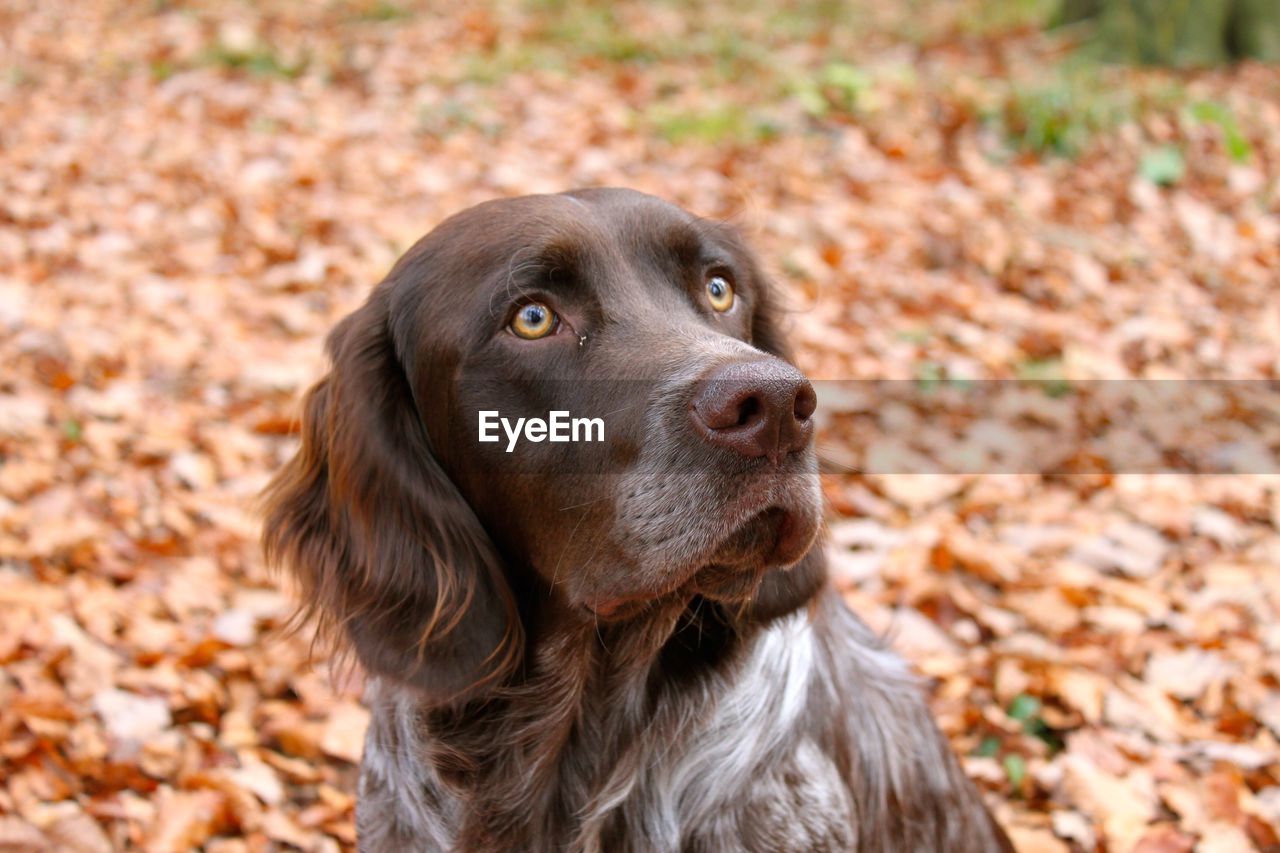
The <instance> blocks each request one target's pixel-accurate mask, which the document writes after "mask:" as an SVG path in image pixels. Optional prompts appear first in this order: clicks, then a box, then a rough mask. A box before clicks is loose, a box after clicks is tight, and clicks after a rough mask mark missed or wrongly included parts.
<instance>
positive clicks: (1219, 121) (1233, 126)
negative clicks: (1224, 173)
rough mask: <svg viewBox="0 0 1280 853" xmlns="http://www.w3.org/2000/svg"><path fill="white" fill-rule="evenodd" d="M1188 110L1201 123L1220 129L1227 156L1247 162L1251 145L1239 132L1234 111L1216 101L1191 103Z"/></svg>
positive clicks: (1251, 149) (1250, 153)
mask: <svg viewBox="0 0 1280 853" xmlns="http://www.w3.org/2000/svg"><path fill="white" fill-rule="evenodd" d="M1188 112H1189V113H1190V114H1191V117H1192V118H1193V119H1194V120H1195V121H1198V122H1200V123H1201V124H1214V125H1217V127H1218V129H1219V130H1220V131H1222V144H1223V145H1224V146H1225V147H1226V149H1227V154H1228V156H1230V157H1231V159H1232V160H1234V161H1235V162H1237V163H1247V162H1248V161H1249V158H1250V157H1252V156H1253V146H1252V145H1250V144H1249V140H1248V138H1247V137H1246V136H1245V135H1244V134H1243V133H1241V132H1240V125H1239V124H1237V123H1236V116H1235V113H1233V112H1232V111H1231V108H1230V107H1228V106H1227V105H1226V104H1221V103H1218V102H1217V101H1198V102H1196V103H1194V104H1192V105H1191V107H1190V108H1189V110H1188Z"/></svg>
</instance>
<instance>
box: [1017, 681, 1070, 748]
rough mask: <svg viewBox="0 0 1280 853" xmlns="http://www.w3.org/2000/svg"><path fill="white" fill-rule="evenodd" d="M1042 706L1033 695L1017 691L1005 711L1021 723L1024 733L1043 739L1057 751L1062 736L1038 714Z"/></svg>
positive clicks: (1060, 745)
mask: <svg viewBox="0 0 1280 853" xmlns="http://www.w3.org/2000/svg"><path fill="white" fill-rule="evenodd" d="M1043 707H1044V706H1043V705H1041V703H1040V700H1039V699H1037V698H1036V697H1035V696H1032V695H1030V694H1028V693H1019V694H1018V695H1017V696H1015V697H1013V699H1011V700H1009V707H1008V708H1007V709H1006V711H1005V713H1007V714H1008V715H1009V718H1010V719H1012V720H1017V721H1018V722H1019V723H1022V731H1023V732H1024V733H1025V734H1028V735H1031V736H1032V737H1035V738H1038V739H1040V740H1042V741H1044V743H1045V744H1047V745H1048V747H1049V749H1050V750H1051V751H1052V752H1057V751H1059V750H1060V749H1062V738H1060V737H1059V736H1058V733H1057V732H1055V731H1054V730H1053V729H1052V728H1050V727H1049V724H1048V723H1046V722H1045V721H1044V718H1043V717H1042V716H1041V715H1040V711H1041V710H1042V709H1043Z"/></svg>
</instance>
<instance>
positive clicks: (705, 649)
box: [265, 189, 1011, 853]
mask: <svg viewBox="0 0 1280 853" xmlns="http://www.w3.org/2000/svg"><path fill="white" fill-rule="evenodd" d="M773 300H774V297H773V295H772V293H771V288H770V285H769V283H768V281H767V280H766V278H765V276H764V275H763V274H762V272H761V270H760V267H759V265H758V264H757V263H756V261H755V260H754V259H753V257H752V255H751V253H750V252H749V251H748V250H747V248H746V247H745V246H744V245H743V243H742V242H741V240H740V239H739V238H738V237H737V236H736V235H735V234H734V232H733V231H732V230H730V229H728V228H726V227H724V226H721V225H718V224H716V223H713V222H708V221H706V220H702V219H698V218H696V217H694V216H692V215H690V214H688V213H686V212H684V211H682V210H680V209H679V208H677V207H674V206H672V205H670V204H667V203H665V202H662V201H660V200H658V199H655V198H652V197H650V196H646V195H642V194H640V193H636V192H631V191H627V190H603V189H602V190H586V191H580V192H573V193H566V194H563V195H552V196H531V197H525V198H518V199H510V200H505V201H496V202H490V203H487V204H482V205H479V206H477V207H474V208H472V209H470V210H467V211H464V212H463V213H461V214H458V215H457V216H454V217H453V218H451V219H449V220H448V221H446V222H444V223H443V224H442V225H440V226H439V227H438V228H436V229H435V230H434V231H433V232H431V233H430V234H429V235H427V236H426V237H425V238H424V239H422V240H421V241H420V242H419V243H418V244H417V245H416V246H414V247H413V248H412V249H411V250H410V251H409V252H408V253H407V254H406V255H405V256H404V257H403V258H402V259H401V260H400V261H399V263H397V264H396V266H395V268H394V269H393V270H392V271H391V274H390V275H389V276H388V277H387V278H386V280H385V281H383V282H382V283H381V284H380V285H379V286H378V287H377V288H376V289H375V290H374V292H373V294H372V296H371V297H370V298H369V301H368V302H367V303H366V304H365V305H364V306H363V307H362V308H360V309H359V310H358V311H356V312H355V313H354V314H352V315H351V316H349V317H347V318H346V319H345V320H344V321H343V322H342V323H341V324H339V326H338V327H337V328H336V329H335V330H334V332H333V334H332V335H331V337H330V339H329V353H330V355H331V356H332V359H333V369H332V371H331V372H330V374H329V375H328V376H327V377H325V378H324V379H323V380H321V382H320V383H319V384H317V385H316V386H315V387H314V388H313V389H312V390H311V392H310V393H309V395H308V397H307V400H306V407H305V414H304V429H303V439H302V447H301V449H300V450H299V452H298V454H297V456H296V457H295V458H294V459H293V460H292V461H291V462H290V463H289V465H288V466H287V467H286V468H285V469H284V470H283V471H282V472H281V473H280V475H279V476H278V477H277V479H276V481H275V483H274V484H273V485H272V487H271V489H270V492H269V495H268V497H269V506H270V511H269V515H268V519H267V524H266V531H265V542H266V545H267V549H268V553H269V555H270V556H271V557H272V559H274V560H278V561H281V562H283V563H285V564H286V565H288V566H289V567H290V568H291V569H292V571H293V572H294V574H295V575H296V576H297V578H298V579H299V580H300V582H301V587H302V590H303V593H304V595H305V606H306V608H307V609H308V610H310V611H311V612H312V613H314V614H315V615H317V616H318V617H319V618H320V620H321V622H322V624H323V625H324V626H325V627H327V628H329V629H330V630H332V631H333V632H335V633H336V634H337V635H338V636H340V637H341V638H342V639H344V640H345V641H346V643H348V644H349V647H350V648H351V649H352V650H353V651H354V653H355V655H356V656H357V657H358V659H359V660H360V662H361V663H362V664H363V666H364V668H365V669H366V670H367V672H368V673H369V675H370V677H371V678H370V684H369V688H368V698H369V701H370V705H371V707H372V709H373V722H372V725H371V727H370V730H369V735H368V738H367V740H366V745H365V754H364V761H363V765H362V772H361V780H360V799H359V805H358V807H357V817H358V828H359V833H360V845H361V847H362V848H363V849H367V850H395V851H402V850H511V851H557V850H574V851H605V850H607V851H624V850H626V851H678V850H687V851H722V850H724V851H736V850H748V851H808V850H851V849H858V850H865V851H878V850H883V851H895V853H898V851H919V850H939V851H970V850H972V851H987V850H1007V849H1011V848H1010V847H1009V844H1008V841H1007V840H1006V839H1005V837H1004V834H1003V833H1002V832H1001V830H1000V829H999V827H998V826H997V825H996V824H995V822H994V821H993V820H992V818H991V816H990V814H989V813H988V812H987V810H986V808H985V807H984V805H983V803H982V800H981V797H980V796H979V794H978V793H977V791H976V789H975V788H974V787H973V785H972V784H971V783H970V782H969V780H968V779H966V778H965V776H964V774H963V773H962V772H961V770H960V767H959V765H958V763H957V761H956V759H955V757H954V756H953V754H952V753H951V751H950V749H949V747H948V745H947V743H946V741H945V740H944V739H943V738H942V737H941V735H940V734H939V733H938V731H937V729H936V727H935V726H934V724H933V722H932V720H931V718H930V716H929V713H928V710H927V708H926V706H925V704H924V703H923V701H922V699H921V696H920V694H919V690H918V687H917V684H916V682H915V680H914V679H913V678H912V676H911V675H910V674H909V672H908V671H907V668H906V666H905V665H904V664H903V663H902V662H901V661H900V660H899V659H898V658H896V657H895V656H894V655H893V654H891V653H890V652H888V651H886V650H885V649H884V648H883V647H882V646H881V645H880V644H879V643H878V642H877V638H876V637H874V636H873V635H872V634H871V633H870V632H869V631H868V630H867V629H866V627H865V626H863V625H862V623H861V622H859V621H858V620H857V619H856V617H854V616H853V615H852V614H851V613H849V612H848V611H847V610H846V609H845V608H844V607H843V605H842V603H841V602H840V600H839V598H838V597H837V596H836V595H835V593H834V592H832V591H831V590H830V589H829V587H828V586H827V585H826V582H825V566H824V563H823V556H822V549H821V547H820V546H818V545H817V544H815V540H816V537H817V533H818V529H819V525H820V518H821V493H820V491H819V488H818V483H817V468H816V462H815V456H814V451H813V446H812V432H813V428H812V424H811V420H810V416H811V415H812V413H813V410H814V405H815V398H814V393H813V389H812V388H811V387H810V386H809V383H808V382H807V381H806V380H805V378H804V377H803V376H802V375H801V374H800V373H799V371H797V370H796V369H795V367H793V366H792V365H791V363H790V361H791V359H790V357H789V355H788V352H787V347H786V344H785V341H784V339H783V336H782V334H781V331H780V329H779V326H778V322H777V309H776V306H775V304H774V301H773ZM556 412H559V413H564V415H565V416H568V415H569V414H571V415H572V416H573V418H574V419H575V423H576V419H578V418H579V417H581V425H582V426H584V428H585V432H582V433H580V434H579V436H578V438H579V442H578V443H577V444H573V443H567V442H563V441H556V440H554V438H555V426H554V424H551V425H550V426H549V425H548V423H543V424H542V426H541V427H538V426H537V425H536V424H537V422H538V421H535V419H540V420H541V421H546V420H548V419H550V421H554V420H555V418H556V417H558V416H556V415H553V414H552V413H556ZM596 421H598V422H599V424H596ZM512 424H517V425H523V426H522V427H521V428H519V429H514V430H513V429H512V427H511V425H512ZM531 425H532V426H531ZM563 425H564V424H562V426H563ZM499 427H501V429H499ZM597 427H598V428H597ZM486 428H487V430H488V434H487V435H486ZM522 430H523V431H522ZM563 432H564V433H565V434H571V433H572V429H570V428H569V427H568V426H566V428H565V430H564V431H563ZM495 433H496V434H498V439H497V440H493V438H492V436H493V435H494V434H495ZM522 438H523V441H521V439H522ZM588 438H589V439H590V440H589V441H588V440H586V439H588Z"/></svg>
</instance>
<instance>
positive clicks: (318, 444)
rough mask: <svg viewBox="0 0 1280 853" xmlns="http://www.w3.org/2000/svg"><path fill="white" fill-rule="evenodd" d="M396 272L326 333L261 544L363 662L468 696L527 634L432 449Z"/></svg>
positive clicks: (488, 548) (517, 650) (438, 692)
mask: <svg viewBox="0 0 1280 853" xmlns="http://www.w3.org/2000/svg"><path fill="white" fill-rule="evenodd" d="M389 285H390V282H388V283H384V284H383V285H381V286H379V287H378V288H377V289H376V290H375V291H374V293H373V295H372V296H371V297H370V298H369V301H368V302H367V303H366V304H365V305H364V306H363V307H362V308H360V309H359V310H357V311H356V312H355V313H353V314H351V315H350V316H348V317H347V318H346V319H345V320H343V321H342V322H341V323H339V324H338V326H337V327H336V328H335V329H334V330H333V332H332V333H331V334H330V335H329V340H328V344H327V349H328V352H329V356H330V358H331V359H332V361H333V367H332V370H331V371H330V373H329V374H328V376H326V377H325V378H324V379H322V380H321V381H320V382H319V383H317V384H316V385H315V386H314V387H313V388H312V389H311V390H310V391H309V392H308V394H307V396H306V400H305V403H304V411H303V416H302V421H303V422H302V446H301V448H300V449H299V450H298V453H297V455H296V456H294V458H293V459H292V460H291V461H290V462H289V463H288V464H287V465H286V466H285V467H284V469H283V470H281V472H280V473H279V474H278V475H277V476H276V478H275V480H274V481H273V482H272V483H271V485H270V486H269V487H268V489H267V491H266V493H265V495H264V497H265V500H266V506H267V513H266V521H265V525H264V528H263V544H264V546H265V550H266V553H267V558H268V561H269V562H272V563H277V564H283V565H285V566H286V567H287V568H288V569H289V570H291V571H292V573H293V575H294V576H295V577H296V578H297V579H298V581H299V584H300V586H301V592H302V595H303V597H304V599H303V600H304V604H303V611H304V612H305V613H306V614H307V615H309V616H315V617H318V620H319V622H320V625H321V628H322V630H326V631H328V632H329V633H330V634H331V635H335V636H337V637H340V638H344V639H345V640H346V641H348V642H349V644H350V647H351V649H352V650H353V651H354V652H355V654H356V657H357V658H358V659H359V661H360V662H361V664H363V666H364V667H365V669H366V670H368V671H369V672H371V673H374V674H377V675H380V676H385V677H388V678H391V679H394V680H396V681H399V682H402V683H406V684H409V685H412V686H413V687H416V688H417V689H419V690H420V691H422V693H423V694H424V696H425V698H426V699H427V700H428V701H430V702H435V703H444V702H453V701H462V700H464V699H467V698H471V697H474V696H476V695H478V694H479V693H481V692H482V691H483V690H484V689H485V688H486V687H489V686H492V685H494V684H496V683H498V682H500V681H501V680H502V679H503V678H505V677H506V676H507V675H508V674H510V673H511V671H512V670H513V669H514V668H515V667H516V666H518V665H519V661H520V658H521V655H522V653H523V634H522V630H521V625H520V621H519V617H518V615H517V612H516V606H515V601H514V598H513V596H512V594H511V591H510V589H509V588H508V586H507V583H506V580H505V576H504V570H503V566H502V563H501V560H500V558H499V557H498V554H497V551H496V549H495V548H494V546H493V544H492V543H491V542H490V540H489V537H488V535H487V534H486V533H485V531H484V529H483V527H482V526H481V524H480V522H479V520H478V519H477V518H476V517H475V515H474V514H473V512H472V511H471V508H470V507H469V506H468V504H467V503H466V501H465V500H464V499H463V497H462V495H461V494H459V492H458V490H457V488H456V487H455V486H454V484H453V483H452V482H451V481H450V479H449V477H448V476H447V475H446V474H445V472H444V471H443V470H442V469H441V467H440V465H439V463H438V462H437V461H436V459H435V457H434V456H433V455H432V453H431V449H430V446H429V443H428V438H427V434H426V428H425V426H424V425H423V423H422V419H421V417H420V415H419V412H418V409H417V407H416V405H415V403H414V395H413V391H412V389H411V386H410V381H409V378H408V377H407V376H406V375H405V371H404V368H403V366H402V363H401V359H400V357H399V356H398V355H397V353H396V350H395V345H394V343H393V339H392V334H391V330H390V328H389V311H388V305H389V303H390V301H391V289H390V286H389Z"/></svg>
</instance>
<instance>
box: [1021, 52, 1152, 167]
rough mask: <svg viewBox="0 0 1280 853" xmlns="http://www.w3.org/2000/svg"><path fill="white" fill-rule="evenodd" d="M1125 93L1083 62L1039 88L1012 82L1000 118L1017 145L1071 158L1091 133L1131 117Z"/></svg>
mask: <svg viewBox="0 0 1280 853" xmlns="http://www.w3.org/2000/svg"><path fill="white" fill-rule="evenodd" d="M1132 110H1133V105H1132V103H1131V101H1130V100H1129V98H1128V96H1127V95H1125V94H1124V93H1119V94H1117V93H1114V92H1112V91H1109V90H1108V89H1107V87H1106V86H1105V85H1103V83H1102V81H1101V80H1100V79H1099V76H1098V73H1097V72H1096V71H1095V70H1094V69H1092V68H1091V67H1089V66H1087V65H1069V66H1067V67H1065V68H1063V69H1060V70H1059V71H1058V73H1057V74H1056V75H1055V77H1054V78H1053V79H1051V80H1050V81H1049V82H1048V83H1045V84H1043V85H1039V86H1017V87H1015V88H1014V90H1013V93H1012V95H1011V96H1010V97H1009V99H1008V100H1007V102H1006V103H1005V106H1004V110H1003V113H1002V115H1001V116H1000V117H999V118H1000V120H1001V122H1002V124H1003V126H1004V132H1005V136H1006V137H1007V138H1008V139H1009V141H1010V143H1011V144H1012V145H1013V146H1014V147H1015V148H1017V149H1019V150H1022V151H1027V152H1030V153H1034V154H1039V155H1043V154H1055V155H1059V156H1063V157H1074V156H1076V155H1077V154H1079V153H1080V152H1081V151H1082V150H1083V149H1084V147H1085V146H1086V145H1087V144H1088V143H1089V140H1090V139H1091V138H1092V137H1093V135H1094V134H1096V133H1099V132H1101V131H1104V130H1108V129H1110V128H1112V127H1115V126H1116V125H1117V124H1119V123H1121V122H1122V121H1123V120H1125V119H1127V118H1129V117H1130V116H1131V115H1132Z"/></svg>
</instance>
